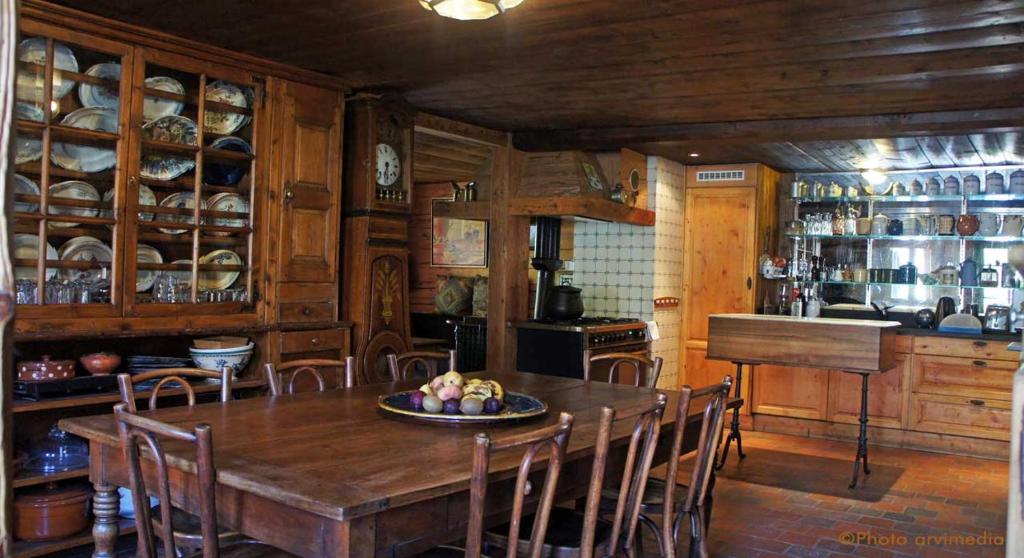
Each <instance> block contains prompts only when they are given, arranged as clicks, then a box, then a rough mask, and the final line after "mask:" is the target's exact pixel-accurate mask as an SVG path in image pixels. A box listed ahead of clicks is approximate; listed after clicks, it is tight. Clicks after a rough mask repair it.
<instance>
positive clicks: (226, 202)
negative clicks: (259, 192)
mask: <svg viewBox="0 0 1024 558" xmlns="http://www.w3.org/2000/svg"><path fill="white" fill-rule="evenodd" d="M206 206H207V208H209V210H210V211H225V212H229V213H249V202H248V201H246V199H245V198H244V197H242V196H240V195H238V194H235V193H232V192H221V193H220V194H215V195H213V196H210V198H209V199H208V200H206ZM247 221H248V219H246V218H244V217H240V218H237V219H232V218H229V217H214V218H213V219H212V224H214V225H216V226H218V227H239V228H240V227H244V226H245V225H246V222H247ZM210 234H211V235H213V236H228V235H230V234H231V233H230V232H228V231H210Z"/></svg>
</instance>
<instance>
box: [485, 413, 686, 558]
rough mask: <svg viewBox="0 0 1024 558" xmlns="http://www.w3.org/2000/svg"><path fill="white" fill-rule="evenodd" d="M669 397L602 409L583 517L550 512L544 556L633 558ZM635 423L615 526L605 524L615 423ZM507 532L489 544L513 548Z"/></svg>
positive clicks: (522, 546)
mask: <svg viewBox="0 0 1024 558" xmlns="http://www.w3.org/2000/svg"><path fill="white" fill-rule="evenodd" d="M667 401H668V396H666V395H665V394H663V393H659V394H658V396H657V399H656V400H655V402H654V403H650V404H644V405H637V406H635V407H633V408H630V409H623V410H616V409H613V408H611V407H603V408H602V409H601V420H600V422H599V423H598V430H597V442H596V443H595V445H594V465H593V468H592V470H591V473H590V486H589V488H588V490H587V503H586V507H585V509H584V512H583V513H582V514H580V513H579V512H577V511H575V510H571V509H568V508H557V507H556V508H555V509H554V510H552V512H551V519H550V522H549V525H548V531H547V537H546V538H545V539H544V541H543V553H542V554H543V555H544V556H551V557H558V558H592V557H593V556H601V557H604V556H620V555H623V554H625V555H626V556H634V555H635V552H636V548H635V546H634V539H636V536H637V534H638V531H637V523H638V521H639V515H640V502H641V499H642V497H643V489H644V487H645V486H646V484H647V476H648V473H650V470H651V463H652V462H653V460H654V452H655V450H656V449H657V445H658V432H659V431H660V429H661V417H662V413H664V411H665V403H666V402H667ZM630 419H633V425H632V434H631V435H630V438H629V448H628V450H627V453H626V461H625V463H624V466H623V469H622V482H621V483H620V485H619V487H618V490H617V492H615V493H616V494H624V495H625V497H622V498H616V502H615V506H614V513H613V514H612V516H613V517H612V521H611V522H608V521H605V520H602V519H600V517H599V514H600V513H601V504H602V497H603V496H604V479H605V474H606V469H607V463H608V452H609V448H610V446H611V437H612V428H613V427H614V426H615V423H616V422H619V421H626V420H630ZM532 524H533V516H528V517H526V518H524V519H523V528H528V527H529V526H530V525H532ZM503 530H504V529H503V528H502V527H498V528H496V529H495V530H494V531H488V532H487V534H486V535H485V540H486V541H487V542H488V543H489V544H493V545H494V546H497V547H499V548H507V547H508V539H507V538H506V537H505V536H504V534H503V533H502V531H503ZM532 543H533V541H532V540H529V541H526V540H520V541H519V552H520V553H523V552H524V551H525V550H526V548H527V547H528V545H530V544H532Z"/></svg>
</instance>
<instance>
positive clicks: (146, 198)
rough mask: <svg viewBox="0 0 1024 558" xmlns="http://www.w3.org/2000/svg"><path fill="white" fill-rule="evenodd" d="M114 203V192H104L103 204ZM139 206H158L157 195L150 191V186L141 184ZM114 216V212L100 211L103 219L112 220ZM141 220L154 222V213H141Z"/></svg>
mask: <svg viewBox="0 0 1024 558" xmlns="http://www.w3.org/2000/svg"><path fill="white" fill-rule="evenodd" d="M113 201H114V190H107V191H106V192H103V203H105V204H107V203H112V202H113ZM139 205H156V194H154V193H153V190H150V189H149V186H146V185H145V184H139ZM113 216H114V212H113V211H111V210H109V209H101V210H100V217H103V218H105V219H110V218H113ZM139 220H140V221H152V220H153V214H152V213H144V212H142V211H140V212H139ZM107 227H109V228H114V226H113V225H107Z"/></svg>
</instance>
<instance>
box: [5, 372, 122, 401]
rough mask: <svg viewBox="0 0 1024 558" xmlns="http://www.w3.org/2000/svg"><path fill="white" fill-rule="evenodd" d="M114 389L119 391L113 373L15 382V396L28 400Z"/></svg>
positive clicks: (106, 391) (103, 391) (107, 391)
mask: <svg viewBox="0 0 1024 558" xmlns="http://www.w3.org/2000/svg"><path fill="white" fill-rule="evenodd" d="M112 391H117V376H115V375H113V374H107V375H103V376H78V377H76V378H69V379H67V380H50V381H45V382H23V381H20V380H16V381H15V382H14V397H15V398H16V399H22V400H28V401H39V400H40V399H52V398H54V397H68V396H71V395H86V394H96V393H109V392H112Z"/></svg>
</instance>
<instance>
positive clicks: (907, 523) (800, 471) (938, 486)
mask: <svg viewBox="0 0 1024 558" xmlns="http://www.w3.org/2000/svg"><path fill="white" fill-rule="evenodd" d="M743 442H744V448H743V449H744V451H745V452H746V454H747V458H746V459H745V460H743V461H742V462H739V461H738V460H737V458H736V454H735V448H733V449H732V450H730V454H729V459H728V462H727V464H726V466H725V468H724V469H722V471H721V472H720V473H719V476H718V484H717V486H716V487H715V503H714V512H713V514H712V519H711V531H710V535H709V541H710V549H711V555H712V556H715V557H738V558H740V557H742V558H746V557H755V558H767V557H778V556H790V557H814V558H839V557H847V556H863V557H879V558H901V557H902V558H906V557H907V556H923V557H926V558H932V557H935V558H940V557H947V556H948V557H972V558H973V557H990V556H991V557H996V556H999V557H1001V556H1003V555H1004V549H1003V545H1002V543H1001V538H1002V537H1003V536H1005V532H1006V498H1007V486H1008V477H1009V466H1008V464H1007V463H1006V462H1002V461H992V460H985V459H976V458H969V457H960V456H951V455H944V454H938V453H927V452H919V451H912V450H904V449H894V448H883V447H875V446H872V447H871V448H870V450H869V460H870V463H869V464H870V466H871V472H872V474H871V475H869V476H868V477H867V480H866V481H864V482H863V484H862V485H861V486H858V488H856V489H854V490H848V489H847V488H846V486H847V484H849V479H850V474H851V469H852V463H851V459H852V457H853V454H854V452H855V449H856V445H855V444H850V443H844V442H835V441H830V440H819V439H813V438H803V437H796V436H785V435H777V434H765V433H760V432H746V431H745V432H744V433H743ZM684 469H685V468H684ZM659 472H660V473H661V474H662V475H663V474H664V470H663V469H662V470H661V471H656V472H655V474H656V475H657V474H658V473H659ZM688 479H689V471H688V470H684V471H682V473H681V475H680V480H681V481H682V482H686V481H688ZM971 536H973V537H975V538H976V539H975V540H977V539H982V541H981V542H982V543H983V544H971V543H972V541H971V540H969V539H967V538H966V537H971ZM993 541H995V543H993ZM645 547H647V548H648V549H652V548H654V546H653V544H646V545H645ZM680 555H681V556H685V554H684V553H681V554H680Z"/></svg>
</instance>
